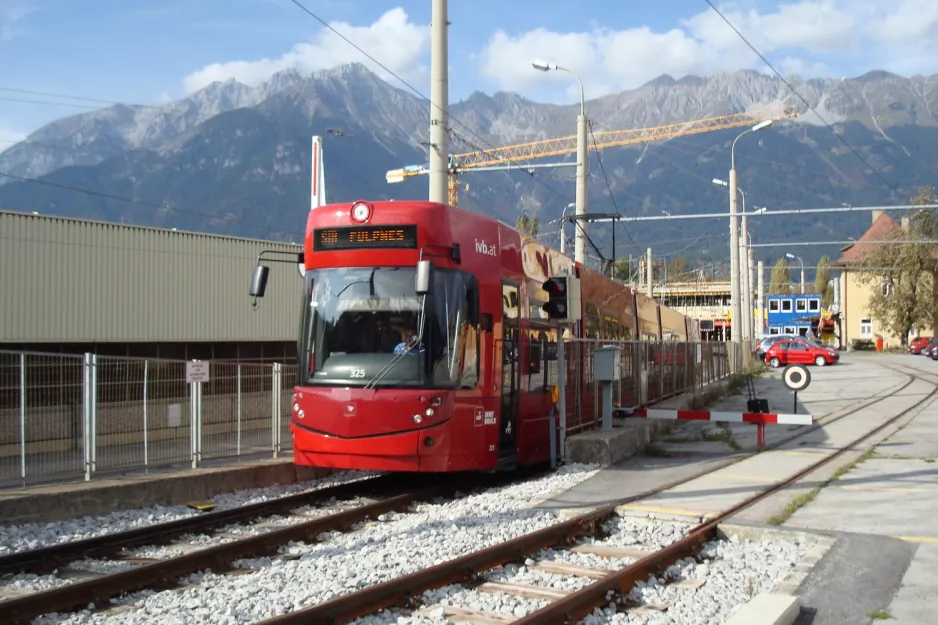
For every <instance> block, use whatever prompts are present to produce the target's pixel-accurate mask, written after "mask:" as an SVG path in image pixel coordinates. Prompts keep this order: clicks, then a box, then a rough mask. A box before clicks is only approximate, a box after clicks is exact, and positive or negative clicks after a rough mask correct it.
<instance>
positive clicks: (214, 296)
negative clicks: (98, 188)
mask: <svg viewBox="0 0 938 625" xmlns="http://www.w3.org/2000/svg"><path fill="white" fill-rule="evenodd" d="M262 250H278V251H286V252H300V251H302V248H301V246H299V245H289V244H283V243H273V242H270V241H262V240H255V239H239V238H234V237H223V236H215V235H208V234H199V233H192V232H179V231H175V230H163V229H158V228H144V227H139V226H127V225H123V224H114V223H105V222H98V221H88V220H80V219H69V218H62V217H55V216H49V215H35V214H27V213H15V212H6V211H0V294H2V296H0V349H16V350H20V349H30V350H41V351H65V352H82V351H92V352H96V353H98V354H107V355H128V356H149V357H158V358H180V359H181V358H186V359H191V358H202V359H208V358H216V359H231V360H251V361H257V360H278V361H284V360H292V359H294V358H295V355H296V337H297V334H298V332H299V315H300V297H301V292H302V279H301V278H300V276H299V273H298V272H297V270H296V268H295V267H292V266H291V265H286V264H276V265H274V266H273V268H272V269H273V270H272V271H271V272H270V280H269V282H268V286H267V293H266V296H265V297H264V299H263V300H261V305H260V307H259V308H258V310H257V311H254V310H253V308H252V306H251V298H250V297H249V296H248V285H249V283H250V278H251V270H252V268H253V267H254V264H255V262H256V259H257V255H258V254H259V253H260V252H261V251H262Z"/></svg>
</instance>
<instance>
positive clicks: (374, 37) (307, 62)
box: [183, 8, 430, 93]
mask: <svg viewBox="0 0 938 625" xmlns="http://www.w3.org/2000/svg"><path fill="white" fill-rule="evenodd" d="M330 25H331V26H332V27H333V28H334V29H336V30H337V31H338V32H340V33H342V35H343V36H345V37H347V38H348V39H349V40H351V41H352V42H354V43H355V44H356V45H357V46H359V47H361V48H362V49H363V50H365V51H366V52H367V53H368V54H370V55H371V56H373V57H374V58H376V59H378V60H379V61H381V63H382V64H384V65H385V66H386V67H388V68H389V69H390V70H391V71H393V72H394V73H396V74H398V75H399V76H401V77H402V78H404V79H405V80H408V81H411V80H416V79H419V78H420V77H422V76H423V75H425V73H426V71H427V68H426V66H425V65H424V64H423V62H422V61H423V58H424V55H425V53H426V51H427V49H428V48H429V43H430V27H429V25H422V24H414V23H412V22H410V21H409V20H408V18H407V13H406V12H405V11H404V9H401V8H395V9H391V10H390V11H388V12H387V13H385V14H384V15H382V16H381V17H380V18H379V19H378V20H377V21H376V22H375V23H374V24H371V25H370V26H352V25H351V24H348V23H346V22H332V23H331V24H330ZM352 62H360V63H363V64H365V65H366V66H367V67H368V68H369V69H371V70H372V71H374V72H376V73H377V74H378V75H380V76H381V77H382V78H385V79H390V76H389V75H388V74H387V72H385V71H384V70H382V69H381V68H380V67H378V66H377V65H375V64H374V63H372V62H371V61H370V60H368V58H367V57H365V56H364V55H363V54H362V53H361V52H359V51H358V50H356V49H355V48H354V47H352V46H351V45H349V44H348V43H346V42H345V41H344V40H342V38H340V37H339V36H337V35H336V34H335V33H333V32H332V31H330V30H328V29H325V28H323V29H322V30H320V31H319V32H318V33H317V34H316V35H315V36H314V37H313V38H312V40H311V41H309V42H303V43H298V44H296V45H294V46H293V48H292V49H291V50H290V51H289V52H286V53H285V54H283V55H282V56H280V57H278V58H275V59H266V58H264V59H257V60H254V61H229V62H226V63H213V64H211V65H206V66H205V67H203V68H202V69H200V70H198V71H197V72H193V73H192V74H189V75H188V76H186V77H185V78H184V79H183V85H184V86H185V89H186V93H192V92H193V91H198V90H199V89H202V88H204V87H206V86H207V85H209V84H211V83H212V82H214V81H225V80H228V79H231V78H234V79H235V80H237V81H238V82H242V83H245V84H248V85H256V84H258V83H260V82H263V81H264V80H266V79H268V78H270V76H272V75H273V74H275V73H277V72H279V71H282V70H285V69H289V68H296V69H300V70H303V71H315V70H319V69H327V68H331V67H336V66H338V65H343V64H346V63H352Z"/></svg>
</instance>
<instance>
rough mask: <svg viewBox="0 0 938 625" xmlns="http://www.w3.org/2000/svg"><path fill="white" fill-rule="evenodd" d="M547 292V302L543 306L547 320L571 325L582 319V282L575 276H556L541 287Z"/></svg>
mask: <svg viewBox="0 0 938 625" xmlns="http://www.w3.org/2000/svg"><path fill="white" fill-rule="evenodd" d="M541 288H542V289H544V290H545V291H547V302H546V303H545V304H544V305H543V306H542V308H543V310H544V312H546V313H547V318H548V319H552V320H555V321H558V322H560V323H570V322H574V321H577V320H579V318H580V281H579V279H577V278H574V277H573V276H554V277H553V278H548V279H547V280H545V281H544V284H543V285H541Z"/></svg>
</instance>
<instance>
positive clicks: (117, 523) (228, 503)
mask: <svg viewBox="0 0 938 625" xmlns="http://www.w3.org/2000/svg"><path fill="white" fill-rule="evenodd" d="M374 475H377V474H376V473H374V472H365V471H341V472H337V473H333V474H331V475H328V476H326V477H324V478H321V479H318V480H310V481H307V482H297V483H296V484H285V485H278V486H268V487H264V488H253V489H250V490H242V491H235V492H231V493H224V494H221V495H217V496H215V497H213V498H212V499H211V501H212V503H214V504H215V505H216V508H215V509H216V510H224V509H228V508H237V507H239V506H244V505H248V504H252V503H259V502H262V501H268V500H271V499H276V498H279V497H285V496H287V495H293V494H296V493H301V492H304V491H310V490H318V489H321V488H326V487H329V486H333V485H336V484H342V483H345V482H352V481H357V480H363V479H366V478H368V477H371V476H374ZM197 514H201V513H200V512H198V511H196V510H193V509H192V508H188V507H186V506H153V507H152V508H138V509H135V510H116V511H114V512H111V513H109V514H106V515H104V516H99V517H92V516H88V517H82V518H78V519H71V520H66V521H55V522H51V523H29V524H25V525H7V526H0V556H2V555H4V554H8V553H15V552H19V551H27V550H29V549H38V548H40V547H45V546H48V545H55V544H61V543H67V542H71V541H73V540H82V539H85V538H92V537H94V536H101V535H104V534H111V533H114V532H121V531H124V530H129V529H135V528H139V527H146V526H148V525H154V524H157V523H167V522H169V521H175V520H177V519H182V518H185V517H190V516H194V515H197Z"/></svg>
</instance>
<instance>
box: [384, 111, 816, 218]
mask: <svg viewBox="0 0 938 625" xmlns="http://www.w3.org/2000/svg"><path fill="white" fill-rule="evenodd" d="M797 115H798V113H797V111H796V109H795V108H794V107H793V106H790V105H786V106H784V107H783V108H782V109H781V110H779V109H778V108H774V109H766V110H761V111H750V112H745V113H732V114H730V115H719V116H716V117H707V118H704V119H699V120H695V121H690V122H678V123H674V124H666V125H664V126H655V127H652V128H637V129H635V128H633V129H629V130H605V131H601V132H597V133H592V136H591V138H590V139H589V148H590V149H597V150H598V149H602V148H610V147H617V146H623V145H631V144H635V143H646V142H649V141H660V140H662V139H671V138H674V137H680V136H685V135H694V134H700V133H704V132H711V131H714V130H723V129H726V128H735V127H738V126H747V125H750V124H754V123H758V122H759V121H762V120H764V119H783V118H791V117H796V116H797ZM575 152H576V135H570V136H566V137H558V138H556V139H545V140H540V141H531V142H528V143H519V144H515V145H508V146H503V147H500V148H492V149H489V150H476V151H473V152H465V153H463V154H454V155H452V156H451V157H450V200H451V201H450V203H451V204H452V205H453V206H455V205H456V204H455V201H454V200H455V198H456V189H457V184H456V181H455V180H454V178H455V176H456V174H459V173H462V172H464V171H470V170H472V169H475V168H479V167H487V166H491V165H496V164H506V163H515V162H518V161H527V160H532V159H538V158H545V157H548V156H558V155H561V154H573V153H575ZM428 172H429V168H428V167H427V166H426V165H409V166H407V167H403V168H400V169H393V170H391V171H389V172H388V173H387V174H386V176H385V178H386V179H387V181H388V183H396V182H403V181H404V180H405V179H407V178H411V177H413V176H422V175H426V174H427V173H428Z"/></svg>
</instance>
